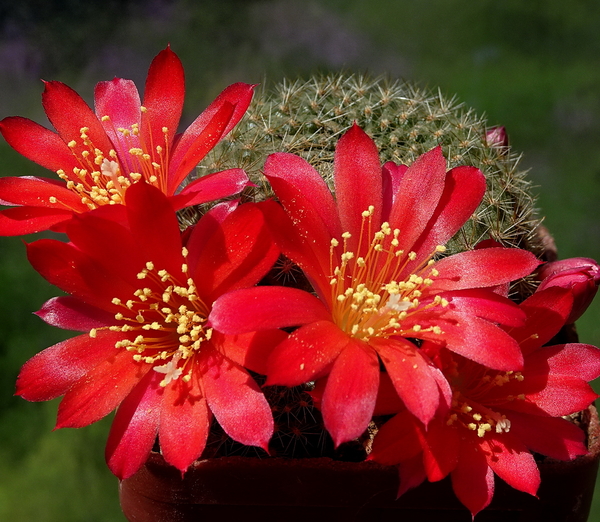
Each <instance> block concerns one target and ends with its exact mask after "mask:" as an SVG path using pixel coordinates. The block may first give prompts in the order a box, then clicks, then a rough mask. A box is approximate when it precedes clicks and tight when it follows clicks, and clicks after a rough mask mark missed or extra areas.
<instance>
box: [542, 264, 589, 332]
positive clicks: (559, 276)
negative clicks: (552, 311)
mask: <svg viewBox="0 0 600 522" xmlns="http://www.w3.org/2000/svg"><path fill="white" fill-rule="evenodd" d="M538 277H539V279H540V286H539V287H538V290H543V289H544V288H549V287H551V286H559V287H561V288H570V289H571V291H572V292H573V298H574V301H573V308H572V310H571V315H570V316H569V318H568V319H567V324H569V323H574V322H575V321H576V320H577V319H579V318H580V317H581V316H582V314H583V312H585V311H586V309H587V307H588V306H589V305H590V303H591V302H592V299H594V296H595V295H596V292H597V291H598V285H600V265H599V264H598V263H597V262H596V261H594V260H593V259H589V258H586V257H572V258H570V259H562V260H560V261H553V262H551V263H546V264H545V265H542V266H541V267H540V270H539V271H538Z"/></svg>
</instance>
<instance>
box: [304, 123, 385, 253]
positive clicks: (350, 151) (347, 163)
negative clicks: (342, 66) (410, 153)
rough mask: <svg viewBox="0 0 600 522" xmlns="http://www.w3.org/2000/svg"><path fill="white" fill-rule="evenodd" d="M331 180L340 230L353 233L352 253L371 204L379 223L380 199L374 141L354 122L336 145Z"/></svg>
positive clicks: (375, 220)
mask: <svg viewBox="0 0 600 522" xmlns="http://www.w3.org/2000/svg"><path fill="white" fill-rule="evenodd" d="M334 181H335V193H336V199H337V207H338V212H339V216H340V220H341V224H342V229H343V231H344V232H350V233H352V234H353V238H351V239H350V247H349V248H350V250H352V251H355V247H356V245H357V244H358V239H359V235H360V234H359V232H360V230H361V226H362V217H361V214H362V213H363V212H364V211H365V210H368V209H369V207H370V206H371V205H372V206H373V207H374V213H373V218H372V219H373V222H374V223H381V211H382V197H383V196H382V194H383V183H382V177H381V165H380V163H379V152H378V151H377V147H376V145H375V142H374V141H373V140H372V139H371V138H369V136H367V134H366V133H365V132H364V131H363V130H362V129H361V128H360V127H359V126H358V125H356V123H355V124H354V125H352V127H351V128H350V129H349V130H348V131H347V132H346V133H345V134H344V135H343V136H342V137H341V138H340V139H339V141H338V143H337V146H336V149H335V159H334ZM311 239H312V237H311ZM357 255H362V254H360V253H357Z"/></svg>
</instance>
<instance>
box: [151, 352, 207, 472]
mask: <svg viewBox="0 0 600 522" xmlns="http://www.w3.org/2000/svg"><path fill="white" fill-rule="evenodd" d="M199 371H200V367H199V365H198V364H197V359H196V358H195V359H194V368H193V369H192V379H191V381H190V382H189V383H185V382H183V381H182V380H181V379H178V380H176V381H173V382H171V384H170V385H168V386H166V387H165V388H164V392H163V393H164V395H163V400H162V404H161V410H160V426H159V428H158V438H159V441H160V450H161V453H162V455H163V456H164V458H165V460H166V461H167V462H168V463H169V464H171V465H172V466H175V467H176V468H177V469H179V470H180V471H182V472H183V471H185V470H186V469H187V468H188V467H189V466H190V465H191V464H192V462H194V460H196V459H197V458H198V457H199V456H200V454H201V453H202V451H203V450H204V447H205V446H206V439H207V437H208V433H209V430H210V423H211V420H212V414H211V412H210V410H209V408H208V405H207V403H206V398H205V397H204V396H203V394H202V390H201V388H200V384H199V381H198V373H199Z"/></svg>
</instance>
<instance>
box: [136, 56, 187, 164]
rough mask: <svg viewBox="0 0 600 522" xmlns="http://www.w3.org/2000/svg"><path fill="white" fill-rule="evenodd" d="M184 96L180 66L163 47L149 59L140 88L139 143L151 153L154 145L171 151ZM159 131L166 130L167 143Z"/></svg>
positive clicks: (183, 82)
mask: <svg viewBox="0 0 600 522" xmlns="http://www.w3.org/2000/svg"><path fill="white" fill-rule="evenodd" d="M184 96H185V80H184V72H183V66H182V65H181V61H180V60H179V58H178V57H177V55H176V54H175V53H174V52H173V51H171V48H170V47H167V48H166V49H164V50H162V51H161V52H160V53H158V54H157V55H156V57H155V58H154V60H152V63H151V64H150V68H149V70H148V77H147V79H146V86H145V88H144V102H143V105H144V107H145V108H146V111H145V112H143V113H142V123H141V127H140V131H141V136H142V140H143V141H144V142H145V143H148V144H153V145H154V146H153V147H148V149H149V152H150V153H151V154H153V153H154V147H156V146H157V145H160V146H162V147H163V148H167V149H168V150H170V149H171V146H172V145H173V139H174V137H175V133H176V132H177V127H178V126H179V119H180V118H181V111H182V110H183V100H184ZM163 128H166V129H167V136H166V139H167V143H165V134H164V133H163Z"/></svg>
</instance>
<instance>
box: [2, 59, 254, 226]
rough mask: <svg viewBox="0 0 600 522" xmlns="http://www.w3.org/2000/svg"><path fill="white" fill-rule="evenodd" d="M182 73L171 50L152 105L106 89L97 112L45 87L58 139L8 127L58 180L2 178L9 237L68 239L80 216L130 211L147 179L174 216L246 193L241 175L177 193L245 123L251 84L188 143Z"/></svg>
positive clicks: (34, 129) (120, 88)
mask: <svg viewBox="0 0 600 522" xmlns="http://www.w3.org/2000/svg"><path fill="white" fill-rule="evenodd" d="M184 90H185V88H184V75H183V67H182V65H181V62H180V60H179V58H178V57H177V55H176V54H175V53H174V52H173V51H171V49H170V48H169V47H167V48H166V49H165V50H164V51H162V52H160V53H159V54H158V55H157V56H156V57H155V58H154V60H153V62H152V64H151V65H150V70H149V71H148V78H147V80H146V88H145V91H144V100H143V104H141V103H140V97H139V94H138V91H137V89H136V87H135V84H134V83H133V82H132V81H131V80H124V79H121V78H115V79H114V80H112V81H107V82H100V83H98V84H97V85H96V90H95V113H94V111H92V109H91V108H90V107H89V106H88V105H87V104H86V103H85V102H84V101H83V99H82V98H81V97H80V96H79V95H78V94H77V93H76V92H75V91H73V90H72V89H71V88H69V87H68V86H66V85H64V84H63V83H60V82H46V83H45V90H44V93H43V95H42V103H43V105H44V109H45V111H46V114H47V116H48V119H49V120H50V122H51V123H52V125H53V126H54V127H55V128H56V130H57V133H55V132H52V131H50V130H48V129H46V128H44V127H42V126H41V125H38V124H37V123H35V122H33V121H31V120H28V119H26V118H21V117H18V116H15V117H8V118H5V119H3V120H2V121H1V122H0V132H1V133H2V135H3V136H4V138H5V139H6V141H7V142H8V143H9V145H11V146H12V147H13V148H14V149H15V150H16V151H17V152H19V153H20V154H22V155H23V156H25V157H26V158H28V159H30V160H32V161H35V162H36V163H38V164H40V165H42V166H43V167H46V168H48V169H50V170H52V171H54V172H56V173H57V174H58V176H59V177H60V178H61V179H62V180H63V181H62V182H59V181H54V180H48V179H43V178H36V177H20V178H18V177H6V178H3V179H0V203H1V204H4V205H9V206H13V207H14V208H9V209H6V210H4V211H2V212H0V235H20V234H27V233H31V232H37V231H40V230H46V229H48V228H51V229H53V230H62V229H63V228H64V222H65V221H67V220H69V219H70V218H71V217H72V216H73V215H74V214H77V213H83V212H87V211H88V210H90V209H95V208H97V207H101V206H104V205H108V204H113V205H114V204H119V203H124V202H125V199H126V198H125V192H126V190H127V187H129V186H130V185H131V184H132V183H135V182H136V181H139V180H141V179H144V180H145V181H146V182H148V183H150V184H152V185H154V186H156V187H158V188H159V189H160V190H161V191H162V192H163V193H165V194H166V195H168V196H169V197H170V198H171V200H172V204H173V206H174V208H175V209H180V208H183V207H185V206H189V205H195V204H199V203H203V202H207V201H212V200H215V199H218V198H221V197H225V196H230V195H232V194H236V193H238V192H239V191H240V190H242V189H243V188H244V187H245V186H247V185H248V183H249V181H248V178H247V176H246V174H245V173H244V172H243V171H242V170H241V169H233V170H229V171H224V172H220V173H215V174H212V175H210V176H206V177H203V178H200V179H198V180H196V181H194V182H192V183H190V184H189V185H187V186H186V187H185V188H184V189H183V190H181V192H180V193H179V194H177V195H176V191H177V190H178V188H179V186H180V185H181V183H182V181H183V180H184V178H185V177H186V176H187V174H189V173H190V172H191V171H192V169H193V168H194V167H195V166H196V165H197V164H198V162H199V161H200V160H201V159H202V158H203V157H204V156H205V155H206V154H207V153H208V152H209V151H210V150H211V149H212V148H213V147H214V146H215V145H216V144H217V142H218V141H219V140H220V139H221V138H222V137H223V136H225V135H226V134H227V133H228V132H229V131H230V130H231V129H232V128H233V127H234V126H235V125H236V123H237V122H238V121H239V120H240V118H241V117H242V116H243V114H244V113H245V111H246V109H247V107H248V105H249V103H250V100H251V99H252V90H253V87H252V86H251V85H247V84H244V83H236V84H233V85H231V86H229V87H228V88H226V89H225V90H224V91H223V92H222V93H221V94H220V95H219V96H218V97H217V98H216V99H215V100H214V101H213V102H212V103H211V104H210V105H209V106H208V108H207V109H206V110H205V111H204V112H203V113H202V114H200V116H198V118H197V119H196V120H195V121H194V122H193V123H192V124H191V125H190V126H189V127H188V128H187V130H186V131H185V132H184V133H183V134H181V135H178V134H176V132H177V127H178V125H179V119H180V117H181V111H182V108H183V98H184Z"/></svg>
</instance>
